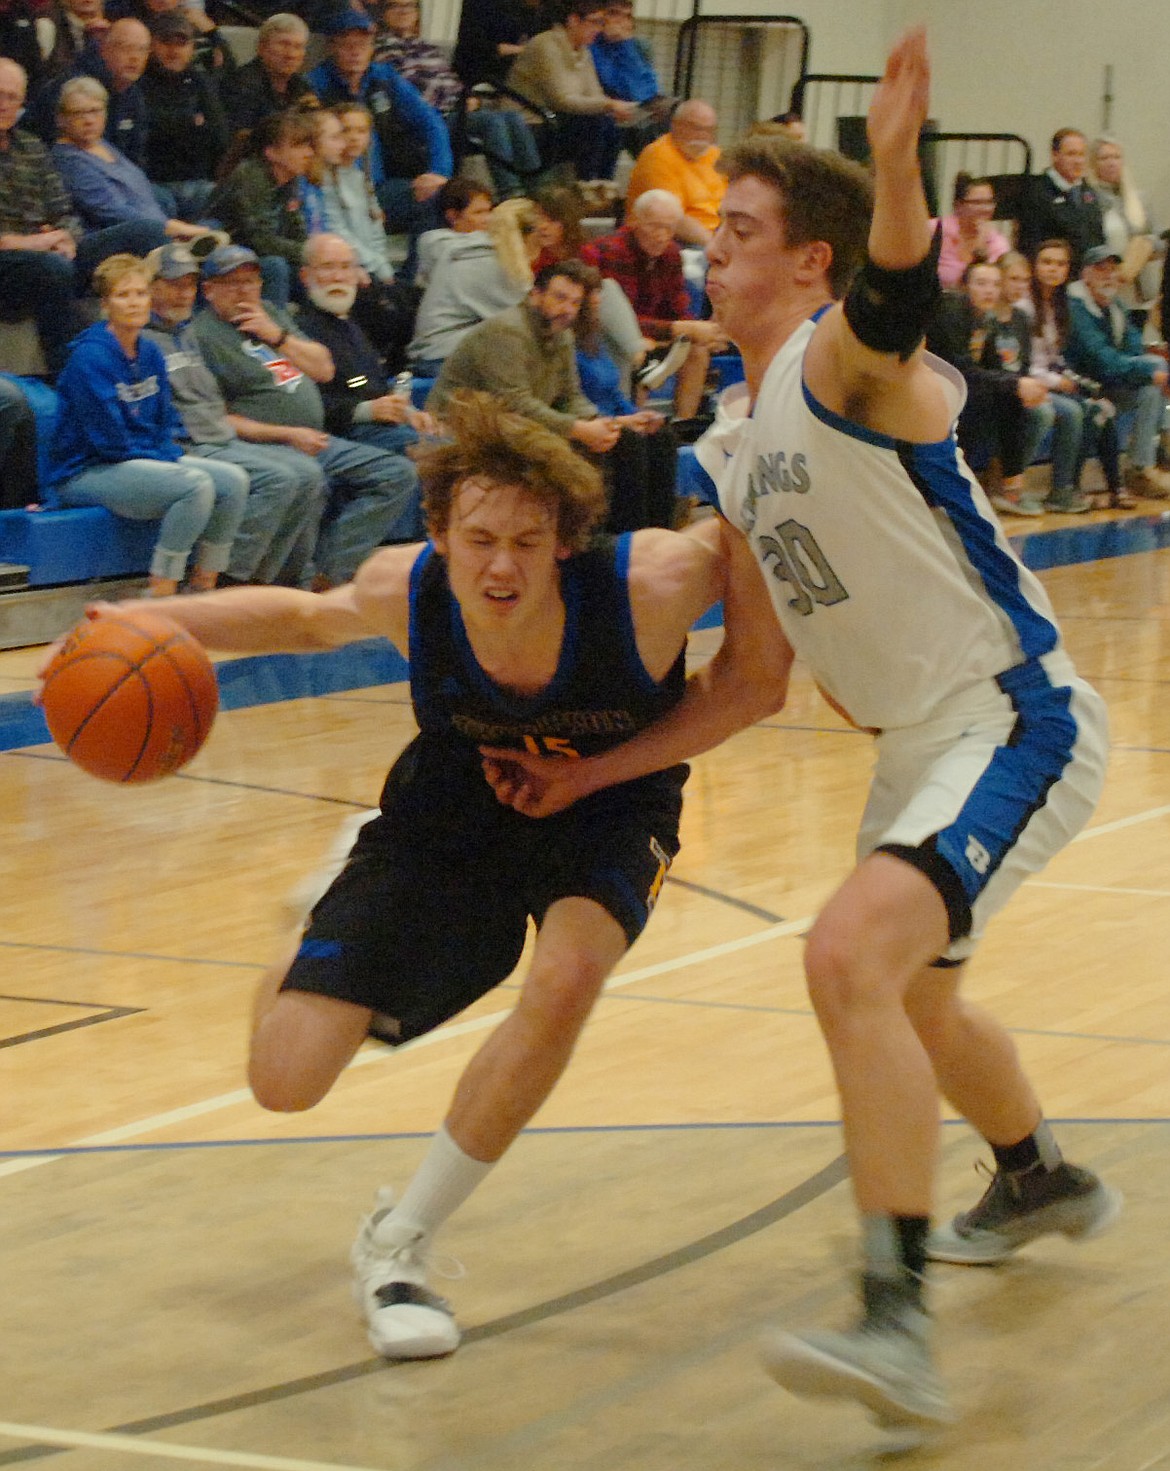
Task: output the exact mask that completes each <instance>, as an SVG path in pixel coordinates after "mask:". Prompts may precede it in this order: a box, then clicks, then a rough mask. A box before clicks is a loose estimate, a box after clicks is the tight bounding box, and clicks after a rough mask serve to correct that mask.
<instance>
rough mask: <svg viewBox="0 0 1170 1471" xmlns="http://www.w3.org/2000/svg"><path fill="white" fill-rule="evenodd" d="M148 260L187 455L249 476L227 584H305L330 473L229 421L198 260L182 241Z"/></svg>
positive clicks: (153, 333)
mask: <svg viewBox="0 0 1170 1471" xmlns="http://www.w3.org/2000/svg"><path fill="white" fill-rule="evenodd" d="M149 259H150V261H151V264H152V265H154V267H155V277H154V281H153V283H152V285H151V317H150V324H149V326H148V327H147V328H146V332H145V335H146V336H147V337H148V338H149V339H150V340H151V341H152V342H154V343H156V344H157V346H158V347H159V349H160V350H161V351H162V355H163V358H164V360H165V361H166V365H167V379H168V381H169V383H170V387H171V400H172V402H173V403H174V406H175V409H176V411H177V412H178V415H179V420H180V423H181V424H182V428H183V434H182V435H181V436H179V439H180V443H181V444H183V447H184V453H186V454H192V455H199V456H201V457H202V458H204V459H209V460H219V461H226V462H227V463H228V464H230V465H237V466H239V468H240V469H241V470H244V471H246V472H247V475H248V480H249V491H248V500H247V504H246V506H245V508H244V519H243V521H242V522H241V524H240V529H239V531H238V532H237V533H236V539H235V541H233V543H232V552H231V560H230V562H229V563H228V566H227V570H226V573H225V577H226V581H227V582H228V583H245V582H257V583H270V582H279V583H283V584H286V585H288V586H292V587H296V586H299V585H300V583H301V581H302V580H303V579H304V578H305V577H306V576H307V575H308V574H309V569H310V565H311V562H312V557H313V550H314V548H315V546H316V544H317V533H318V528H319V525H320V521H321V512H322V510H323V509H324V505H325V495H326V488H327V487H326V483H325V476H324V473H323V471H322V470H321V467H320V466H319V465H318V463H317V461H316V460H315V459H314V458H313V457H312V456H311V455H307V454H303V453H302V452H301V451H300V450H297V449H293V448H291V447H289V446H287V445H279V444H256V443H251V442H250V441H249V434H250V433H251V432H252V431H253V430H259V431H260V432H261V433H263V431H264V430H265V428H266V427H267V426H265V425H263V424H259V425H253V424H251V423H250V422H249V421H248V420H247V419H237V420H236V421H235V422H234V423H231V422H229V420H228V413H227V404H226V403H225V402H224V398H223V394H222V393H221V392H220V390H219V385H218V384H217V383H216V381H215V378H214V377H213V375H212V373H211V370H210V369H209V368H208V366H207V364H206V362H205V361H204V359H203V354H202V352H201V351H200V349H199V343H198V340H197V339H196V337H195V333H194V330H193V328H192V321H191V317H192V313H193V311H194V309H195V298H196V295H197V293H198V288H199V261H198V260H197V259H196V257H195V255H194V254H193V253H192V251H191V249H190V248H189V247H188V246H187V245H185V244H182V243H178V242H176V243H173V244H170V245H164V246H162V247H161V248H160V249H159V250H156V251H154V252H152V254H151V256H150V257H149Z"/></svg>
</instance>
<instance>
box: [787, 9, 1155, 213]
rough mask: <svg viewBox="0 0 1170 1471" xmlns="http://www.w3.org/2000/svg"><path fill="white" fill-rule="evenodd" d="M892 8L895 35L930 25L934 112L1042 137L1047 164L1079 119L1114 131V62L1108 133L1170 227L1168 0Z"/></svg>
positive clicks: (943, 119) (1038, 141) (949, 124)
mask: <svg viewBox="0 0 1170 1471" xmlns="http://www.w3.org/2000/svg"><path fill="white" fill-rule="evenodd" d="M866 6H867V0H860V7H866ZM843 8H850V9H852V8H859V7H858V6H857V5H854V6H848V5H846V6H843ZM875 8H876V7H875ZM885 9H886V19H887V32H886V34H887V35H888V36H892V35H895V34H897V32H898V31H899V30H900V29H901V28H902V27H903V26H904V25H907V24H910V23H912V22H914V21H919V20H922V21H925V22H926V24H927V27H928V30H929V33H930V45H931V54H932V57H933V66H934V91H933V96H934V102H933V105H932V108H931V111H932V113H933V114H934V115H935V116H936V117H937V118H938V119H939V121H940V123H941V125H942V126H943V127H944V128H945V129H948V130H952V131H968V130H979V131H988V132H991V131H995V132H1007V133H1019V134H1020V135H1021V136H1022V137H1024V138H1027V140H1028V141H1029V143H1031V145H1032V152H1033V158H1034V160H1035V165H1034V166H1035V167H1036V168H1038V169H1040V168H1044V167H1046V166H1047V164H1048V158H1049V153H1048V144H1049V140H1050V139H1051V137H1052V134H1053V133H1054V132H1055V131H1056V129H1057V128H1060V127H1073V128H1079V129H1081V130H1082V131H1083V132H1085V133H1086V135H1087V136H1088V137H1089V138H1090V139H1092V138H1094V137H1095V136H1097V135H1098V134H1099V133H1101V132H1102V131H1104V125H1105V120H1106V118H1105V110H1104V108H1105V103H1104V97H1103V94H1104V91H1105V67H1106V66H1107V65H1111V66H1112V68H1113V80H1112V92H1113V104H1112V115H1111V119H1110V126H1109V129H1108V131H1109V132H1110V133H1111V134H1113V135H1115V136H1116V137H1117V138H1118V140H1119V141H1120V142H1121V143H1122V145H1123V146H1124V148H1125V151H1126V156H1127V160H1128V162H1129V164H1130V167H1131V170H1132V172H1133V176H1134V179H1135V181H1136V183H1137V185H1138V187H1139V189H1141V190H1142V191H1143V192H1144V193H1145V194H1146V195H1147V196H1148V198H1149V200H1150V203H1151V205H1152V206H1153V209H1154V212H1155V215H1156V218H1157V219H1158V221H1159V222H1160V223H1161V225H1162V226H1163V227H1166V226H1170V147H1167V142H1168V141H1170V76H1168V71H1167V61H1168V59H1170V5H1168V4H1166V0H1111V3H1110V4H1107V5H1106V4H1102V3H1100V0H1051V3H1048V0H978V3H977V4H962V3H960V0H886V3H885ZM815 46H816V41H815V39H814V50H815Z"/></svg>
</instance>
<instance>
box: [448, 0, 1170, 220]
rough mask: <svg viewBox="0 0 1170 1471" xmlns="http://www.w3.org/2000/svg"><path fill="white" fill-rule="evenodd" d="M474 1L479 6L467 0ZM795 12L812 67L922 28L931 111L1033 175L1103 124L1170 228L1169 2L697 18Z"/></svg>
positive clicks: (729, 4)
mask: <svg viewBox="0 0 1170 1471" xmlns="http://www.w3.org/2000/svg"><path fill="white" fill-rule="evenodd" d="M468 3H471V4H474V0H468ZM459 9H460V0H424V16H425V18H426V24H427V31H428V34H431V35H436V36H448V35H450V36H453V35H454V31H455V26H456V23H457V20H458V14H459ZM692 9H693V5H692V0H636V3H635V13H636V14H637V15H640V16H644V17H646V18H647V19H653V18H659V19H666V18H676V19H681V18H683V17H685V16H688V15H690V14H691V12H692ZM720 13H723V14H731V15H733V14H741V15H754V14H761V15H775V14H779V13H785V14H792V15H796V16H799V17H800V18H801V19H802V20H804V21H805V22H806V23H807V24H808V26H809V28H810V30H811V33H812V51H811V56H810V63H811V69H812V70H813V71H817V72H876V71H880V70H881V67H882V60H883V57H884V55H885V52H886V49H887V47H888V46H889V44H890V42H891V41H892V39H893V38H894V37H895V36H897V35H898V33H899V32H900V31H901V30H902V29H903V28H904V27H905V26H907V25H911V24H914V23H916V22H919V21H924V22H925V23H926V25H927V27H928V29H929V32H930V44H931V53H932V56H933V60H934V77H935V82H934V92H933V101H932V106H931V112H932V115H933V116H935V117H937V118H938V120H939V122H940V124H941V125H942V127H943V128H944V129H946V130H948V131H953V132H964V131H979V132H1005V133H1019V134H1020V135H1021V136H1022V137H1024V138H1026V139H1027V140H1028V141H1029V143H1031V145H1032V150H1033V157H1034V159H1035V162H1036V167H1037V168H1042V167H1044V166H1045V165H1046V164H1047V160H1048V140H1049V139H1050V138H1051V136H1052V134H1053V132H1054V131H1055V130H1056V129H1057V128H1058V127H1076V128H1081V129H1083V130H1084V131H1085V132H1086V133H1087V134H1088V136H1089V137H1090V138H1092V137H1094V136H1095V135H1096V134H1098V133H1099V132H1101V131H1102V130H1103V127H1104V123H1105V114H1104V102H1103V95H1102V94H1103V92H1104V90H1105V83H1104V69H1105V67H1106V65H1112V67H1113V83H1112V91H1113V97H1114V101H1113V106H1112V115H1111V118H1110V128H1109V131H1110V132H1111V133H1113V134H1115V135H1116V136H1117V137H1118V139H1119V140H1120V141H1121V143H1122V144H1123V145H1124V147H1125V150H1126V154H1127V157H1128V160H1129V163H1130V165H1131V169H1132V172H1133V174H1134V177H1135V179H1136V181H1137V183H1138V187H1139V188H1141V189H1142V190H1143V191H1144V192H1145V193H1146V194H1147V195H1148V197H1149V199H1150V202H1151V204H1152V205H1153V207H1154V210H1155V213H1156V215H1157V218H1158V219H1159V221H1160V222H1161V223H1162V224H1163V225H1164V226H1170V146H1167V145H1168V144H1170V3H1168V0H1109V3H1105V0H791V3H785V0H702V14H704V15H718V14H720Z"/></svg>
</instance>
